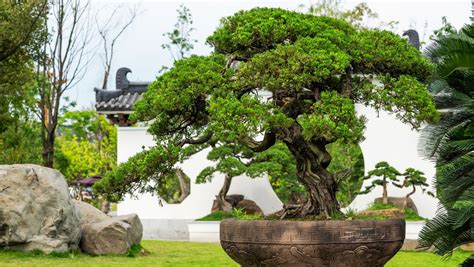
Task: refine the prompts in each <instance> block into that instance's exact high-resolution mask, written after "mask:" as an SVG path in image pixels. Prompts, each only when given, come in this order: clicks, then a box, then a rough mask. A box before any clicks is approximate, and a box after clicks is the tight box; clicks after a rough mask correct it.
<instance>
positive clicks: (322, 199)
mask: <svg viewBox="0 0 474 267" xmlns="http://www.w3.org/2000/svg"><path fill="white" fill-rule="evenodd" d="M292 139H293V140H292V142H286V145H287V146H288V148H289V150H290V151H291V153H292V154H293V155H294V156H295V158H296V166H297V176H298V179H299V181H300V182H301V183H302V184H303V185H304V186H305V187H306V190H307V192H308V200H307V202H306V203H305V204H303V205H302V206H300V207H299V208H298V209H297V210H296V211H294V212H292V213H291V214H290V213H288V217H305V216H311V215H314V216H324V217H325V218H331V216H333V215H335V214H340V213H341V211H340V205H339V202H338V201H337V199H336V190H337V181H336V179H335V176H334V174H332V173H330V172H329V171H327V170H326V168H327V167H328V166H329V163H330V162H331V156H330V155H329V153H328V152H327V151H326V149H325V144H324V143H321V142H317V141H306V140H305V139H304V138H303V137H302V136H301V135H295V136H293V138H292Z"/></svg>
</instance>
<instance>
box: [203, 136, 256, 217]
mask: <svg viewBox="0 0 474 267" xmlns="http://www.w3.org/2000/svg"><path fill="white" fill-rule="evenodd" d="M245 152H246V151H245V150H244V148H243V147H238V146H232V145H222V146H218V147H214V148H213V149H212V150H211V151H210V152H209V154H207V159H209V160H212V161H216V162H217V164H216V165H215V166H209V167H206V168H204V169H203V170H202V171H201V172H200V173H199V175H198V177H197V179H196V183H205V182H210V181H212V179H213V177H214V173H215V172H220V173H223V174H224V184H223V185H222V188H221V189H220V190H219V193H218V194H217V195H216V200H215V205H214V206H213V207H212V208H213V210H220V211H224V212H230V211H231V210H232V208H233V207H232V204H231V203H230V202H228V201H227V200H226V197H227V193H228V192H229V189H230V186H231V183H232V179H233V178H234V177H236V176H239V175H242V174H244V173H245V172H247V169H248V167H249V165H250V164H251V163H250V162H244V161H245V160H247V159H248V158H249V156H248V155H246V153H245Z"/></svg>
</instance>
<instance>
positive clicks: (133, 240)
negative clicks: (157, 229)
mask: <svg viewBox="0 0 474 267" xmlns="http://www.w3.org/2000/svg"><path fill="white" fill-rule="evenodd" d="M114 219H115V220H119V221H121V222H124V223H128V224H130V226H131V227H132V228H131V229H130V244H131V245H134V244H140V241H142V237H143V225H142V222H141V221H140V218H138V215H136V214H128V215H121V216H117V217H114Z"/></svg>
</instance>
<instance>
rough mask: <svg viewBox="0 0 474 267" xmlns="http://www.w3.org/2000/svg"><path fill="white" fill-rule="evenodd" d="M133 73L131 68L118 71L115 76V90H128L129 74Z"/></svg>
mask: <svg viewBox="0 0 474 267" xmlns="http://www.w3.org/2000/svg"><path fill="white" fill-rule="evenodd" d="M130 72H132V70H130V69H129V68H126V67H122V68H120V69H118V70H117V74H116V76H115V88H117V89H120V90H127V89H128V88H129V87H130V81H129V80H128V79H127V74H128V73H130Z"/></svg>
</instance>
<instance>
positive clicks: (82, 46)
mask: <svg viewBox="0 0 474 267" xmlns="http://www.w3.org/2000/svg"><path fill="white" fill-rule="evenodd" d="M50 12H51V14H50V15H49V20H48V26H49V28H48V29H47V31H46V32H47V35H46V36H47V38H46V40H45V42H44V44H43V45H42V48H41V49H42V50H41V54H42V56H41V57H40V58H39V59H38V62H37V77H38V78H37V85H38V87H37V96H38V99H37V115H38V117H39V118H40V121H41V125H42V128H43V130H42V142H43V153H42V156H43V165H44V166H47V167H53V162H54V143H55V137H56V129H57V127H58V121H59V115H60V112H61V106H62V103H63V95H64V93H65V92H66V90H68V89H70V88H71V87H73V86H74V85H75V84H77V82H79V81H80V80H81V79H82V78H83V75H84V74H85V70H86V68H87V66H88V63H89V62H90V60H91V52H92V48H93V45H92V44H93V43H92V42H91V36H92V35H91V25H90V17H89V2H86V1H79V0H54V1H52V2H51V3H50Z"/></svg>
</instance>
